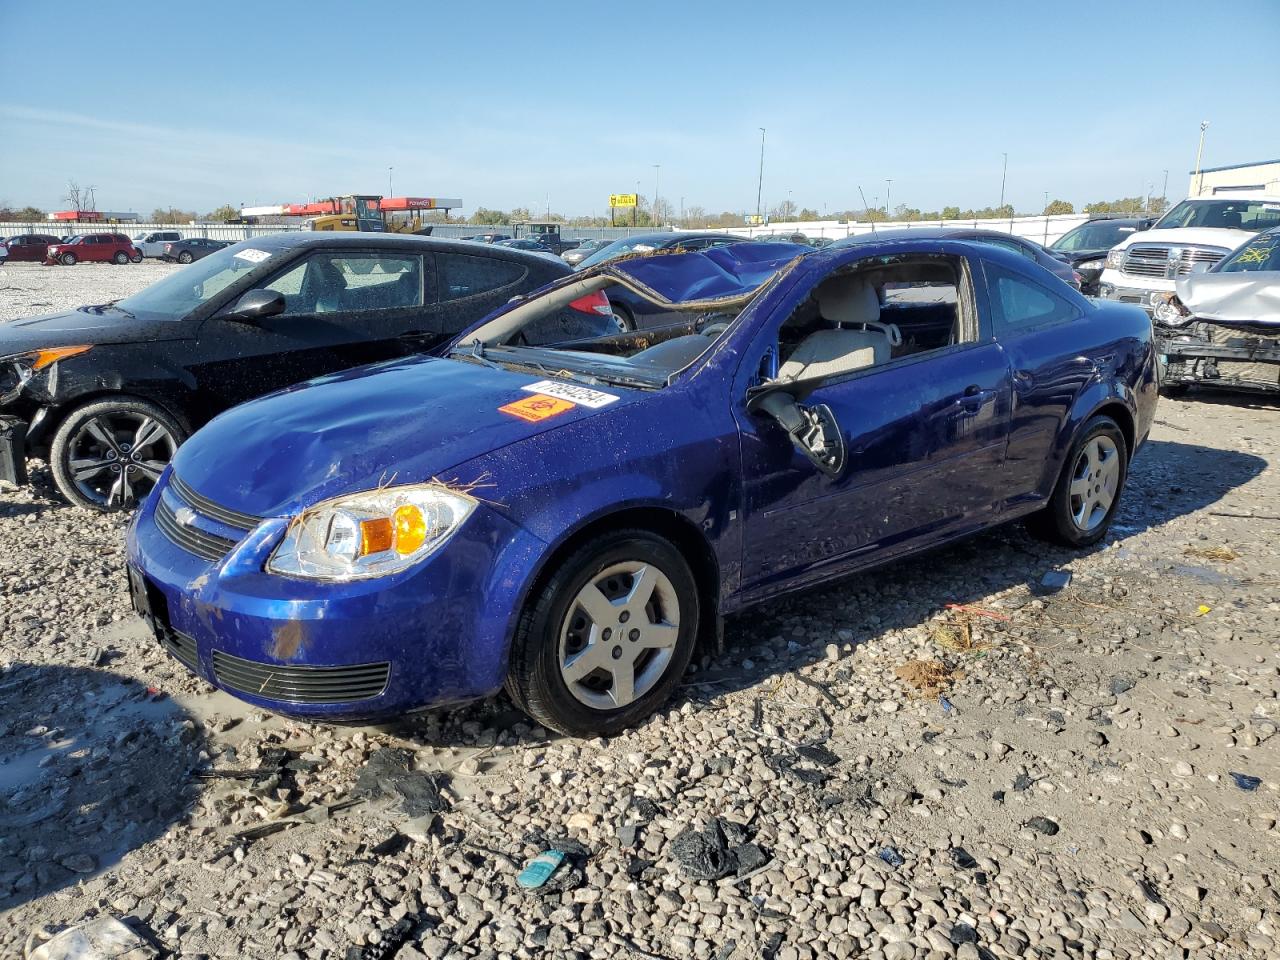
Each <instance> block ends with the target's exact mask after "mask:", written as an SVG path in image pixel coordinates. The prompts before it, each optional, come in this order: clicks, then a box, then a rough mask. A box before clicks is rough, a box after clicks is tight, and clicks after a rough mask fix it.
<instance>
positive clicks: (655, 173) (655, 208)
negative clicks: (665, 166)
mask: <svg viewBox="0 0 1280 960" xmlns="http://www.w3.org/2000/svg"><path fill="white" fill-rule="evenodd" d="M661 170H662V164H660V163H655V164H654V165H653V225H654V226H655V227H656V226H657V225H658V174H659V172H660V171H661Z"/></svg>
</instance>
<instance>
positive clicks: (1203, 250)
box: [1178, 247, 1230, 277]
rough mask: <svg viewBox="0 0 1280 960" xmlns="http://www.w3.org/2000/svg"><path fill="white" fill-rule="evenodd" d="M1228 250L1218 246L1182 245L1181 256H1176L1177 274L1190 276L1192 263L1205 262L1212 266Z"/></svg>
mask: <svg viewBox="0 0 1280 960" xmlns="http://www.w3.org/2000/svg"><path fill="white" fill-rule="evenodd" d="M1229 252H1230V251H1228V250H1223V249H1221V248H1218V247H1183V248H1182V256H1181V257H1179V258H1178V276H1180V277H1186V276H1190V274H1191V267H1192V265H1193V264H1197V263H1207V264H1209V265H1210V266H1212V265H1213V264H1215V263H1217V262H1218V261H1219V260H1221V259H1222V258H1223V257H1225V256H1226V255H1227V254H1228V253H1229Z"/></svg>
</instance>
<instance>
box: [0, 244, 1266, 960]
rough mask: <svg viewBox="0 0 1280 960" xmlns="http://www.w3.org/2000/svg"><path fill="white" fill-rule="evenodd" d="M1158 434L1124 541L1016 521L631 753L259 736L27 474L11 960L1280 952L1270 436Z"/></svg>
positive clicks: (780, 617)
mask: <svg viewBox="0 0 1280 960" xmlns="http://www.w3.org/2000/svg"><path fill="white" fill-rule="evenodd" d="M162 269H165V268H162V267H158V266H155V265H152V264H147V265H144V266H140V267H122V268H115V267H101V268H98V267H88V266H86V267H78V268H75V269H74V270H62V269H54V268H49V269H48V270H47V271H44V270H43V269H42V268H37V269H35V270H32V271H30V273H28V271H26V270H19V269H18V268H10V269H9V270H8V271H6V272H5V273H4V274H0V278H2V279H3V281H4V282H0V287H7V286H9V285H10V284H12V285H13V286H26V285H28V284H29V283H33V282H34V281H33V280H28V277H29V276H30V277H32V278H34V277H36V276H38V277H39V278H40V280H41V281H42V282H43V281H44V278H45V277H46V276H47V277H48V278H49V280H48V283H47V285H40V286H39V288H38V289H36V290H34V291H28V292H27V294H26V296H28V297H29V298H30V297H38V298H39V299H40V300H42V301H48V306H50V307H53V306H60V305H63V304H69V303H73V302H79V301H80V300H85V299H89V300H93V299H97V300H103V299H109V298H110V297H111V296H119V295H121V294H122V293H125V292H127V290H112V291H106V289H105V288H106V285H107V284H106V281H105V279H104V280H103V282H102V283H101V284H98V286H96V287H95V288H94V290H95V291H97V292H96V293H93V294H92V295H90V292H88V287H89V286H91V285H93V284H95V283H97V277H101V278H111V282H112V283H114V282H116V276H117V274H118V275H119V282H120V283H121V284H122V285H125V284H126V282H127V281H130V280H131V281H133V282H134V283H136V282H137V279H138V278H139V277H142V276H144V271H145V275H146V276H158V275H159V273H160V270H162ZM91 271H92V274H91ZM82 276H83V277H84V278H86V279H85V280H84V281H82V280H81V277H82ZM91 276H93V277H94V279H93V280H90V279H88V278H90V277H91ZM82 284H83V286H82ZM82 291H85V292H82ZM0 293H3V294H4V296H6V297H7V298H9V299H6V300H5V301H4V302H3V305H0V311H4V312H3V313H0V315H3V316H10V315H18V314H20V313H21V312H23V311H25V312H32V311H31V310H30V309H28V308H30V307H32V306H34V304H33V303H31V302H29V301H28V302H26V303H25V304H24V303H23V302H21V301H20V299H19V298H14V297H10V294H11V293H12V291H11V290H3V291H0ZM1158 416H1159V420H1158V424H1157V427H1156V429H1155V432H1154V435H1153V438H1152V442H1151V443H1150V445H1149V446H1148V448H1147V449H1145V450H1144V451H1143V452H1142V454H1141V455H1140V456H1139V457H1138V459H1137V460H1136V461H1135V463H1134V466H1133V472H1132V475H1131V477H1130V486H1129V489H1128V492H1127V494H1126V497H1125V500H1124V502H1123V504H1122V507H1121V512H1120V514H1119V516H1118V519H1117V521H1116V524H1115V526H1114V527H1113V528H1112V533H1111V535H1110V537H1109V539H1108V540H1107V541H1106V542H1105V543H1104V544H1102V545H1100V546H1099V547H1098V548H1096V549H1094V550H1092V551H1089V552H1085V553H1080V554H1076V553H1071V552H1067V551H1063V550H1059V549H1056V548H1052V547H1047V546H1045V545H1043V544H1041V543H1038V542H1036V541H1033V540H1031V539H1029V538H1028V537H1027V536H1026V535H1025V534H1024V533H1023V532H1022V530H1021V528H1020V527H1017V526H1013V527H1008V528H1004V529H1001V530H997V531H994V532H992V533H989V534H986V535H984V536H982V537H979V538H977V539H975V540H972V541H970V542H968V543H965V544H963V545H960V546H957V547H955V548H952V549H948V550H944V551H940V552H937V553H934V554H932V555H930V556H929V557H928V558H927V559H924V560H919V559H918V560H916V561H914V562H903V563H899V564H896V565H893V566H891V567H888V568H886V569H883V570H881V571H879V572H875V573H872V574H865V575H861V576H858V577H855V578H851V579H849V580H847V581H845V582H842V583H840V584H838V585H836V586H832V587H830V588H827V589H824V590H820V591H815V592H810V593H807V594H805V595H803V596H799V597H794V598H790V599H787V600H784V601H780V602H775V603H772V604H769V605H767V606H764V607H761V608H758V609H756V610H755V611H753V612H752V613H751V615H750V616H747V617H743V618H740V619H737V620H734V621H732V622H731V623H730V624H729V628H728V643H729V649H728V652H727V653H725V654H724V655H723V656H720V657H718V658H715V659H713V660H711V661H709V662H708V661H704V662H703V663H701V664H699V665H698V667H697V669H694V670H692V671H691V673H690V675H689V676H688V677H687V682H686V683H685V685H684V686H683V687H682V688H681V690H680V693H679V696H678V697H677V699H676V700H675V701H674V702H673V703H672V704H671V705H670V707H669V709H667V710H666V711H664V712H663V713H662V714H661V715H659V716H656V717H654V718H653V719H652V720H651V721H649V722H648V723H646V724H645V725H644V726H643V727H641V728H639V729H637V730H635V731H632V732H630V733H628V734H625V735H623V736H619V737H616V738H613V739H612V740H609V741H602V740H596V741H570V740H565V739H560V738H556V737H553V736H549V735H548V734H547V733H546V731H544V730H541V729H539V728H536V727H533V726H531V725H530V724H529V723H528V722H527V721H525V720H523V719H522V718H521V716H520V715H519V714H518V713H517V712H516V711H515V710H514V709H513V708H512V707H511V705H510V704H509V703H508V702H507V701H506V700H505V699H501V698H500V699H497V700H494V701H490V702H486V703H482V704H477V705H474V706H472V707H469V708H466V709H462V710H457V711H451V712H447V713H438V714H430V715H427V716H425V717H423V718H421V719H420V720H419V721H418V722H416V723H415V724H413V725H404V726H397V727H393V728H350V727H348V728H330V727H323V726H315V725H308V724H300V723H294V722H290V721H286V720H282V719H280V718H276V717H271V716H268V715H265V714H261V713H257V712H254V711H249V710H246V709H245V708H243V707H242V706H241V705H240V704H239V703H238V702H237V701H235V700H233V699H231V698H229V697H227V696H225V695H224V694H221V693H218V692H216V691H213V690H211V689H210V688H208V687H207V686H205V685H204V684H203V683H202V682H200V681H198V680H195V679H194V678H192V677H191V676H190V675H189V674H188V673H187V672H186V671H185V670H184V669H183V668H181V667H180V666H179V665H177V664H176V663H175V662H174V661H172V660H170V659H169V658H168V657H167V656H166V655H164V654H163V653H162V652H161V651H159V650H158V649H157V647H156V644H155V643H154V642H153V641H152V640H151V639H150V638H149V637H148V636H147V635H146V633H145V631H144V630H143V629H142V628H141V626H140V624H138V623H137V622H136V621H135V620H134V619H133V617H132V615H131V614H130V613H129V609H128V600H127V595H126V591H125V589H124V583H123V581H124V572H123V556H122V550H121V537H122V534H123V526H124V521H123V520H121V519H118V518H113V517H102V516H99V515H96V514H90V513H87V512H83V511H80V510H77V509H74V508H70V507H67V506H65V505H63V504H61V503H59V502H58V501H57V499H56V498H55V496H54V495H53V493H52V490H51V486H50V483H49V478H48V474H47V472H46V471H45V470H43V469H37V470H36V472H35V481H36V482H35V486H34V488H33V489H31V490H27V491H23V492H21V493H19V494H16V495H15V494H5V495H0V702H3V709H2V710H0V955H3V956H14V955H21V953H22V950H23V946H24V944H27V945H30V944H34V943H36V942H38V940H39V939H40V938H41V937H42V936H43V935H45V934H46V933H47V932H49V931H52V930H54V929H57V928H58V927H59V926H62V925H65V924H70V923H75V922H79V921H81V920H83V919H85V918H89V917H94V916H102V915H113V916H118V917H123V918H128V919H129V922H130V923H131V924H134V925H136V926H137V927H138V928H139V929H143V930H146V931H147V932H148V933H149V935H150V936H152V937H154V938H155V940H156V941H157V942H158V943H160V944H161V945H163V947H164V948H166V949H167V950H170V951H172V952H173V953H174V954H176V955H179V956H184V957H225V958H242V957H243V958H259V957H261V958H273V960H275V958H291V960H292V958H301V957H307V958H311V957H315V958H320V957H344V956H353V957H354V956H363V957H370V958H372V957H384V956H385V957H390V956H392V955H393V954H394V956H395V957H397V958H400V960H420V958H421V957H423V956H426V957H432V958H441V957H447V956H453V957H486V958H492V957H529V956H541V955H544V954H550V955H554V956H565V957H613V956H618V957H629V956H630V957H639V958H646V960H652V958H655V957H659V958H676V957H689V956H692V957H696V958H700V960H701V958H716V960H727V958H728V957H730V956H733V957H740V958H741V957H766V958H777V960H800V958H810V957H836V958H846V957H872V958H887V960H905V958H918V960H925V958H927V960H937V958H948V957H960V958H966V960H969V958H978V957H995V958H1005V957H1020V956H1025V957H1040V958H1048V957H1060V956H1065V957H1097V958H1126V957H1152V958H1157V957H1158V958H1164V957H1191V956H1194V957H1220V958H1232V960H1235V958H1264V957H1274V956H1276V955H1277V954H1278V953H1280V875H1278V866H1280V854H1278V853H1277V851H1278V850H1280V846H1278V844H1277V841H1280V830H1278V829H1277V820H1276V817H1277V809H1278V800H1280V763H1278V755H1280V749H1278V745H1280V737H1277V736H1276V731H1277V726H1278V725H1280V643H1278V641H1277V637H1278V636H1280V631H1278V630H1277V626H1278V625H1280V563H1278V562H1277V558H1278V557H1280V540H1277V537H1276V530H1277V524H1278V523H1280V479H1278V475H1277V472H1276V471H1275V470H1274V469H1272V467H1271V460H1272V459H1273V458H1275V457H1277V456H1280V408H1277V407H1276V406H1274V405H1266V404H1261V405H1250V404H1247V403H1240V402H1224V401H1217V400H1212V401H1210V400H1207V399H1199V400H1190V401H1184V402H1172V401H1165V402H1163V403H1162V405H1161V408H1160V411H1159V414H1158ZM1047 573H1057V574H1060V575H1061V574H1069V575H1070V582H1069V583H1067V584H1066V585H1065V586H1063V585H1059V586H1057V587H1053V586H1046V585H1044V583H1043V581H1044V578H1045V575H1046V574H1047ZM1062 579H1065V577H1060V578H1059V584H1060V582H1061V580H1062ZM949 604H958V605H960V608H958V609H956V608H951V607H949V606H948V605H949ZM388 750H405V751H408V752H407V753H403V754H397V753H394V752H392V753H389V752H387V751H388ZM397 764H400V766H399V768H397ZM228 773H235V774H236V775H235V776H229V775H228ZM1236 774H1242V775H1245V776H1246V777H1256V778H1258V779H1259V781H1260V782H1259V783H1258V784H1257V785H1254V781H1252V780H1248V779H1241V778H1237V777H1236V776H1234V775H1236ZM1246 787H1252V788H1251V789H1246ZM694 830H697V831H698V832H696V833H695V832H693V831H694ZM269 831H274V832H269ZM548 848H558V849H560V850H561V851H563V852H564V853H565V856H566V858H567V865H566V866H562V867H561V868H560V869H559V870H558V871H557V872H556V873H555V874H554V875H553V877H552V879H551V881H550V882H549V883H548V884H547V885H546V886H545V887H543V888H541V889H539V890H536V891H526V890H523V889H521V888H520V887H519V886H518V885H517V884H516V875H517V873H518V872H519V870H520V868H521V867H522V866H523V864H524V863H525V862H526V860H527V859H528V858H530V857H532V856H534V855H536V854H537V853H539V852H540V851H542V850H545V849H548ZM406 931H407V932H406ZM401 939H404V940H405V941H406V942H404V943H403V944H402V945H400V946H399V948H398V950H396V949H395V947H396V945H397V944H400V941H401ZM380 941H381V943H382V944H383V945H384V946H383V947H379V946H377V944H378V943H379V942H380ZM384 947H385V949H384ZM353 948H356V949H353ZM359 948H363V953H362V952H361V950H360V949H359Z"/></svg>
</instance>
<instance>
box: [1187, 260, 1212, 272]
mask: <svg viewBox="0 0 1280 960" xmlns="http://www.w3.org/2000/svg"><path fill="white" fill-rule="evenodd" d="M1211 266H1213V264H1211V263H1205V262H1204V261H1203V260H1197V261H1196V262H1195V263H1193V264H1192V265H1191V273H1192V274H1193V275H1194V274H1197V273H1205V272H1206V271H1208V269H1209V268H1210V267H1211Z"/></svg>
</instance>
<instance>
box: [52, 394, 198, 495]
mask: <svg viewBox="0 0 1280 960" xmlns="http://www.w3.org/2000/svg"><path fill="white" fill-rule="evenodd" d="M189 434H190V431H189V430H188V429H187V428H186V426H185V424H182V423H180V422H179V421H178V420H176V419H175V418H174V417H173V416H172V415H171V414H170V413H169V412H168V411H166V410H164V409H162V408H161V407H158V406H156V405H155V404H154V403H150V402H148V401H146V400H137V399H134V398H133V397H112V398H108V399H105V400H96V401H93V402H91V403H86V404H84V405H83V406H80V407H77V408H76V409H74V410H72V411H71V412H70V413H69V414H67V416H66V417H65V418H64V419H63V421H62V423H61V424H60V425H59V426H58V429H57V431H56V432H55V433H54V435H53V442H52V443H51V444H50V450H49V466H50V468H51V469H52V471H53V480H54V483H55V484H56V485H57V487H58V492H59V493H61V494H62V495H63V496H64V497H66V499H67V500H69V501H70V502H71V503H72V504H74V505H76V506H78V507H87V508H88V509H90V510H99V511H102V512H103V513H109V512H112V511H115V510H127V509H129V508H130V507H133V506H134V505H136V504H137V503H140V502H141V501H142V499H143V497H145V496H146V494H147V493H148V492H150V490H151V488H152V487H153V486H155V483H156V481H157V480H159V479H160V474H161V473H162V472H163V471H164V468H165V466H167V465H168V463H169V460H170V459H171V458H172V457H173V454H174V453H175V452H176V451H177V449H178V446H179V445H180V444H181V443H182V442H183V441H184V440H186V439H187V437H188V435H189Z"/></svg>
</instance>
